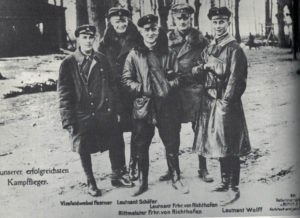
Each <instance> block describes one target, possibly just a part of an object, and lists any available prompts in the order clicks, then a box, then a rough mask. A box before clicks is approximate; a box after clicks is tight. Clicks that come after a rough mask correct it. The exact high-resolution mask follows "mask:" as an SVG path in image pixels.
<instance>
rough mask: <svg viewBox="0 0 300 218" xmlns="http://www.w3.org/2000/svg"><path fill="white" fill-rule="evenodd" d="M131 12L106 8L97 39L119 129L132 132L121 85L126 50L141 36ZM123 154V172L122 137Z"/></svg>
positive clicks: (128, 100) (132, 173)
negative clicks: (108, 71)
mask: <svg viewBox="0 0 300 218" xmlns="http://www.w3.org/2000/svg"><path fill="white" fill-rule="evenodd" d="M130 16H131V14H130V11H129V10H127V9H124V8H119V7H113V8H111V9H109V11H108V15H107V19H108V25H107V28H106V30H105V33H104V37H103V39H102V41H101V42H100V46H99V50H100V51H101V52H102V53H104V54H105V55H106V57H107V59H108V62H109V64H110V67H111V73H112V77H113V82H114V83H115V85H116V86H117V91H118V93H119V97H120V99H119V101H120V104H119V105H120V106H121V108H120V109H119V111H120V112H121V114H120V117H121V120H120V128H121V130H122V132H132V117H131V114H132V105H133V99H132V97H131V96H130V95H129V93H128V92H127V91H126V90H124V88H123V86H122V84H121V79H120V78H121V73H122V70H123V67H124V63H125V59H126V57H127V55H128V53H129V51H130V50H131V49H132V48H133V47H134V46H136V44H137V41H138V40H139V38H140V37H141V36H140V34H139V32H138V30H137V28H136V26H135V25H134V24H133V22H132V21H131V19H130ZM133 137H134V133H132V135H131V146H130V162H129V178H130V179H131V180H132V181H134V180H136V179H137V169H136V167H137V158H136V148H135V146H134V144H133V143H132V141H133V140H132V138H133ZM122 144H123V146H122V147H123V157H122V162H123V163H124V173H125V172H126V163H125V150H124V148H125V144H124V139H123V143H122Z"/></svg>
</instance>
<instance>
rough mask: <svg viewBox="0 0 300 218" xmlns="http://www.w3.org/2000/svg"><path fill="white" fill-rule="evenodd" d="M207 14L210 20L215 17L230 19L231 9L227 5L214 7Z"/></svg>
mask: <svg viewBox="0 0 300 218" xmlns="http://www.w3.org/2000/svg"><path fill="white" fill-rule="evenodd" d="M207 16H208V18H209V19H210V20H212V18H213V17H217V18H224V19H225V18H227V19H229V18H230V17H231V11H230V10H229V9H228V8H227V7H221V8H217V7H213V8H211V9H210V10H209V12H208V15H207Z"/></svg>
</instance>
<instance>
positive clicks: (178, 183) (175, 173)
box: [169, 155, 189, 194]
mask: <svg viewBox="0 0 300 218" xmlns="http://www.w3.org/2000/svg"><path fill="white" fill-rule="evenodd" d="M169 159H170V170H171V176H172V186H173V188H174V189H176V190H178V191H180V192H181V193H182V194H187V193H189V187H188V186H187V185H186V184H184V182H183V180H182V178H181V176H180V168H179V158H178V155H169Z"/></svg>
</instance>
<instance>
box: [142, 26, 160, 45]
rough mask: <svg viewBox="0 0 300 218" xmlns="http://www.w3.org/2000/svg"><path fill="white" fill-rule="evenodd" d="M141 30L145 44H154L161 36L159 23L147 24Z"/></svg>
mask: <svg viewBox="0 0 300 218" xmlns="http://www.w3.org/2000/svg"><path fill="white" fill-rule="evenodd" d="M139 30H140V33H141V35H142V36H143V38H144V41H145V42H147V43H149V44H152V43H154V42H155V41H156V40H157V37H158V34H159V26H158V24H157V23H155V24H146V25H144V26H143V27H141V28H140V29H139Z"/></svg>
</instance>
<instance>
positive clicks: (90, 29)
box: [74, 24, 96, 37]
mask: <svg viewBox="0 0 300 218" xmlns="http://www.w3.org/2000/svg"><path fill="white" fill-rule="evenodd" d="M80 34H87V35H92V36H95V34H96V27H95V26H92V25H89V24H84V25H81V26H79V27H77V28H76V30H75V33H74V35H75V37H79V35H80Z"/></svg>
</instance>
